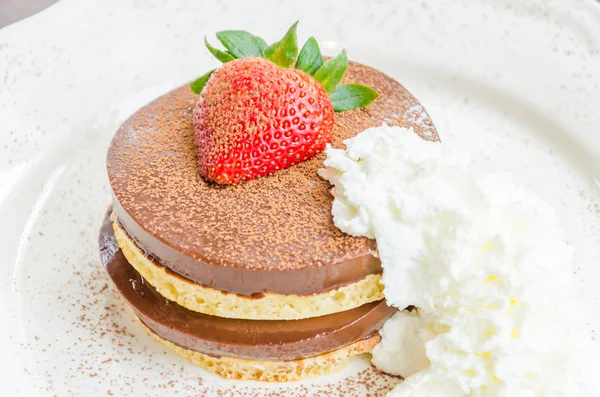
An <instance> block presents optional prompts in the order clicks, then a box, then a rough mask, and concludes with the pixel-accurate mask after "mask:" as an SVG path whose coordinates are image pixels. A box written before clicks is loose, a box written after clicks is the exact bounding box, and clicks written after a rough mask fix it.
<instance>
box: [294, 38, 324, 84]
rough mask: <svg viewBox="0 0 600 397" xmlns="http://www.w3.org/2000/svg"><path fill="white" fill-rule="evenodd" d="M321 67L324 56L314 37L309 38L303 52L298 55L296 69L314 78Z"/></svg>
mask: <svg viewBox="0 0 600 397" xmlns="http://www.w3.org/2000/svg"><path fill="white" fill-rule="evenodd" d="M321 66H323V56H322V55H321V50H320V49H319V44H318V43H317V40H316V39H315V38H314V37H309V38H308V40H306V43H304V46H302V50H300V55H298V60H297V61H296V69H299V70H302V71H303V72H306V73H308V74H310V75H311V76H312V75H313V74H315V72H316V71H317V70H319V68H320V67H321Z"/></svg>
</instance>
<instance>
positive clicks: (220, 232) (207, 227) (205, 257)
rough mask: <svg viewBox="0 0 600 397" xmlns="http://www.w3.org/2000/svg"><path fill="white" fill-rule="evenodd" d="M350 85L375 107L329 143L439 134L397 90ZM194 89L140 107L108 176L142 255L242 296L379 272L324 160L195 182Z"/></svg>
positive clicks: (380, 77) (359, 75)
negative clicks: (399, 131)
mask: <svg viewBox="0 0 600 397" xmlns="http://www.w3.org/2000/svg"><path fill="white" fill-rule="evenodd" d="M343 82H344V83H350V82H353V83H360V84H364V85H367V86H369V87H372V88H374V89H375V90H377V91H378V92H379V94H380V96H379V98H378V99H377V100H375V101H374V102H373V103H372V104H371V105H370V106H368V107H367V108H365V109H357V110H352V111H349V112H343V113H337V114H336V115H335V128H334V131H333V141H332V145H333V146H334V147H343V140H344V139H347V138H350V137H353V136H355V135H356V134H357V133H359V132H360V131H362V130H364V129H366V128H369V127H375V126H380V125H381V124H382V123H384V122H385V123H387V124H389V125H400V126H405V127H413V129H414V131H415V132H416V133H417V134H418V135H419V136H421V137H422V138H424V139H428V140H437V139H438V136H437V133H436V130H435V127H434V126H433V123H432V122H431V120H430V118H429V116H428V115H427V113H426V112H425V110H424V109H423V107H422V106H421V105H420V103H419V102H418V101H417V99H416V98H415V97H414V96H412V95H411V94H410V93H409V92H408V91H407V90H406V89H405V88H404V87H403V86H402V85H400V84H399V83H398V82H396V81H395V80H394V79H392V78H390V77H388V76H386V75H385V74H383V73H381V72H379V71H377V70H375V69H373V68H370V67H367V66H363V65H360V64H356V63H350V65H349V67H348V70H347V72H346V75H345V77H344V81H343ZM197 99H198V97H197V96H196V95H195V94H193V93H192V92H191V91H190V89H189V88H188V87H187V86H184V87H181V88H178V89H176V90H175V91H173V92H171V93H169V94H166V95H164V96H162V97H160V98H158V99H157V100H155V101H154V102H152V103H150V104H149V105H147V106H145V107H143V108H142V109H140V110H139V111H138V112H137V113H135V114H134V115H133V116H131V118H129V119H128V120H127V121H126V122H125V123H124V124H123V125H122V126H121V127H120V128H119V130H118V131H117V133H116V135H115V137H114V138H113V141H112V143H111V145H110V147H109V150H108V157H107V169H108V176H109V180H110V184H111V188H112V191H113V198H114V200H113V201H114V211H115V214H116V217H117V219H118V221H119V222H120V223H121V224H122V225H123V227H124V228H125V229H126V231H127V232H128V233H129V235H130V236H131V237H132V238H133V239H134V240H135V242H136V243H137V244H138V245H139V246H140V247H141V248H143V249H144V250H145V251H146V252H148V253H149V254H151V255H152V256H154V257H155V258H156V259H157V260H159V261H160V262H161V263H162V264H163V265H164V266H167V267H169V268H170V269H171V270H172V271H174V272H176V273H178V274H179V275H181V276H183V277H185V278H188V279H190V280H192V281H194V282H197V283H199V284H202V285H205V286H209V287H212V288H216V289H219V290H223V291H228V292H233V293H237V294H241V295H248V296H250V295H253V294H260V293H264V292H274V293H280V294H312V293H319V292H323V291H326V290H330V289H334V288H337V287H340V286H342V285H345V284H349V283H352V282H356V281H359V280H361V279H363V278H364V277H365V276H367V275H369V274H376V273H380V272H381V264H380V261H379V259H378V258H377V254H376V246H375V243H374V242H373V241H371V240H368V239H365V238H358V237H352V236H349V235H346V234H343V233H342V232H340V231H339V230H338V229H337V228H336V227H335V226H334V224H333V220H332V217H331V204H332V197H331V195H330V193H329V185H328V183H327V182H326V181H324V180H322V179H321V178H320V177H319V176H318V175H317V171H318V169H319V168H321V167H322V166H323V160H324V158H325V154H324V153H321V154H319V155H317V156H316V157H315V158H313V159H311V160H308V161H305V162H303V163H300V164H298V165H294V166H293V167H291V168H289V169H286V170H282V171H279V172H276V173H274V174H272V175H269V176H267V177H263V178H258V179H255V180H252V181H249V182H245V183H242V184H240V185H235V186H217V185H214V184H211V183H207V182H205V181H204V180H203V179H202V178H201V177H199V176H198V174H197V170H196V168H197V160H196V157H195V149H194V142H193V127H192V110H193V108H194V106H195V104H196V101H197Z"/></svg>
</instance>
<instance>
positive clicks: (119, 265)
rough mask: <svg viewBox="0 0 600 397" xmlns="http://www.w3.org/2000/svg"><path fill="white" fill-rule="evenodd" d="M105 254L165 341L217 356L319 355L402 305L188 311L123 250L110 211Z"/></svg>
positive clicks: (121, 286) (369, 329) (126, 293)
mask: <svg viewBox="0 0 600 397" xmlns="http://www.w3.org/2000/svg"><path fill="white" fill-rule="evenodd" d="M99 244H100V256H101V258H102V263H103V264H104V266H105V267H106V270H107V272H108V274H109V275H110V277H111V279H112V281H113V283H114V284H115V285H116V287H117V289H118V290H119V292H120V293H121V295H122V296H123V297H124V298H125V299H126V300H127V302H128V303H129V304H130V305H131V307H132V308H133V310H134V311H135V312H136V314H137V315H138V317H139V318H140V319H141V320H142V322H143V323H144V324H146V326H148V327H149V328H150V329H151V330H152V331H153V332H154V333H156V334H157V335H158V336H160V337H161V338H163V339H166V340H168V341H170V342H173V343H175V344H176V345H179V346H181V347H184V348H186V349H190V350H193V351H197V352H201V353H204V354H208V355H211V356H221V355H224V356H229V357H240V358H249V359H260V360H294V359H299V358H305V357H310V356H314V355H319V354H322V353H325V352H328V351H332V350H335V349H338V348H341V347H344V346H347V345H350V344H352V343H353V342H356V341H359V340H361V339H364V338H366V337H368V336H370V335H372V334H373V333H375V332H376V331H377V330H378V329H379V328H380V327H381V326H382V325H383V323H384V322H385V320H387V319H388V318H389V317H391V316H392V315H393V314H394V313H395V312H396V309H394V308H391V307H388V306H387V305H386V304H385V302H384V301H380V302H374V303H369V304H366V305H363V306H361V307H359V308H356V309H352V310H348V311H345V312H341V313H336V314H331V315H328V316H323V317H315V318H310V319H305V320H291V321H290V320H274V321H263V320H237V319H226V318H221V317H215V316H208V315H205V314H200V313H196V312H192V311H190V310H187V309H185V308H183V307H181V306H179V305H177V304H176V303H174V302H171V301H168V300H167V299H165V298H164V297H162V296H161V295H160V294H159V293H158V292H156V290H155V289H154V288H153V287H152V286H151V285H150V284H148V283H146V282H144V279H143V278H142V277H141V276H140V275H139V273H137V272H136V271H135V269H134V268H133V267H132V266H131V265H130V264H129V263H128V262H127V260H126V259H125V257H124V256H123V253H122V252H121V250H120V248H119V246H118V244H117V242H116V238H115V235H114V232H113V229H112V224H111V220H110V218H109V216H108V215H107V216H106V218H105V220H104V223H103V224H102V228H101V230H100V237H99Z"/></svg>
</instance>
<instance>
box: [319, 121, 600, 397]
mask: <svg viewBox="0 0 600 397" xmlns="http://www.w3.org/2000/svg"><path fill="white" fill-rule="evenodd" d="M345 144H346V146H347V148H346V150H341V149H333V148H331V147H328V148H327V150H326V153H327V159H326V161H325V166H326V168H325V169H323V170H321V171H320V174H321V176H323V177H324V178H326V179H327V180H329V182H330V183H331V184H332V185H333V188H332V193H333V195H334V197H335V199H334V202H333V208H332V213H333V219H334V223H335V225H336V226H337V227H338V228H339V229H340V230H342V231H343V232H345V233H348V234H351V235H354V236H366V237H370V238H375V239H376V240H377V245H378V248H379V254H380V257H381V261H382V266H383V283H384V285H385V290H384V294H385V297H386V299H387V301H388V303H389V304H391V305H394V306H396V307H398V308H400V309H404V308H406V307H408V306H410V305H414V306H416V307H418V311H413V312H408V311H401V312H399V313H398V314H396V315H395V316H394V317H393V318H392V319H390V320H389V321H388V322H387V323H386V324H385V325H384V327H383V329H382V330H381V335H382V342H381V343H380V344H379V345H378V346H377V347H376V348H375V350H374V351H373V363H374V365H376V366H377V367H378V368H379V369H381V370H382V371H385V372H388V373H391V374H396V375H401V376H403V377H405V378H406V379H405V381H404V382H402V383H401V384H400V385H398V386H397V387H396V388H395V389H394V390H393V391H392V392H391V393H390V395H391V396H397V397H401V396H402V397H404V396H406V397H408V396H411V397H419V396H445V397H452V396H507V397H508V396H510V397H525V396H527V397H529V396H531V397H533V396H536V397H539V396H556V397H558V396H573V397H575V396H576V397H580V396H581V397H583V396H586V397H589V396H593V395H600V392H599V390H600V388H599V387H598V386H599V385H598V384H595V385H594V384H593V382H594V381H596V379H594V378H595V377H597V376H591V374H592V373H594V372H596V371H595V369H596V368H597V365H598V364H597V363H598V362H599V361H598V357H599V356H598V355H597V351H594V350H593V348H592V346H591V343H590V337H589V336H587V334H586V331H585V330H586V327H585V325H584V324H583V320H582V316H581V314H580V313H579V312H578V305H577V302H576V299H575V293H574V290H573V288H574V287H573V277H572V273H571V263H572V257H573V252H572V248H571V247H570V246H569V245H568V244H567V243H566V242H565V238H564V236H563V231H562V228H561V227H560V225H559V223H558V220H557V218H556V216H555V214H554V212H553V210H552V208H551V207H550V206H549V205H547V204H546V203H544V202H543V201H542V200H540V199H539V198H538V197H537V196H536V195H535V194H533V193H531V192H529V191H527V190H526V189H525V188H524V187H523V186H521V185H518V184H516V183H514V182H513V181H512V180H511V179H510V178H509V177H508V176H507V175H504V174H495V175H486V176H484V177H480V178H479V177H476V176H475V174H474V173H473V172H472V171H471V170H470V169H469V164H468V162H467V161H466V160H465V156H461V155H460V154H458V153H451V152H448V151H447V149H446V148H445V147H444V146H443V145H442V144H440V143H435V142H429V141H425V140H422V139H421V138H419V137H418V136H417V135H416V134H415V133H414V132H413V131H411V130H408V129H405V128H399V127H388V126H386V125H383V126H382V127H378V128H370V129H367V130H365V131H363V132H362V133H360V134H358V135H357V136H356V137H354V138H352V139H349V140H347V141H346V142H345ZM594 358H595V359H594Z"/></svg>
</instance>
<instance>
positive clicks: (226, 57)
mask: <svg viewBox="0 0 600 397" xmlns="http://www.w3.org/2000/svg"><path fill="white" fill-rule="evenodd" d="M204 44H205V45H206V48H208V51H210V52H211V53H212V54H213V55H214V56H215V58H217V59H218V60H219V61H221V62H223V63H227V62H229V61H233V60H234V59H235V58H234V57H232V56H231V54H229V53H227V52H225V51H221V50H219V49H218V48H215V47H213V46H211V45H210V44H209V43H208V40H206V37H205V38H204Z"/></svg>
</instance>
